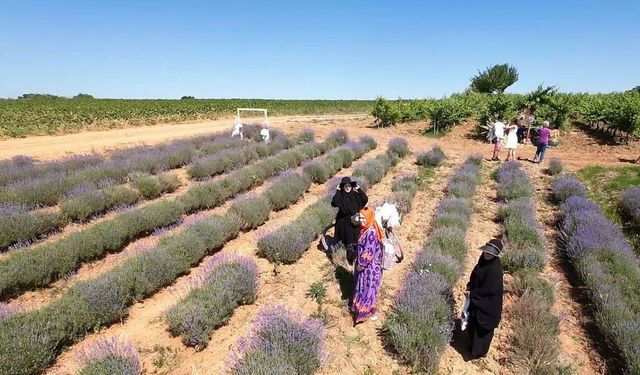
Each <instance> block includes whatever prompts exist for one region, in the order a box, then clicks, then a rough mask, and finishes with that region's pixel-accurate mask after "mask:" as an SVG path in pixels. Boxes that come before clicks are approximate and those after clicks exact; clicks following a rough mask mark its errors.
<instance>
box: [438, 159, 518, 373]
mask: <svg viewBox="0 0 640 375" xmlns="http://www.w3.org/2000/svg"><path fill="white" fill-rule="evenodd" d="M494 169H495V165H494V164H489V162H486V161H485V162H484V166H483V168H482V174H481V180H480V183H479V184H478V188H477V190H476V195H475V196H474V198H473V204H474V212H473V214H472V215H471V224H470V226H469V230H468V231H467V234H466V239H465V240H466V243H467V246H468V247H469V251H468V253H467V258H466V263H465V266H464V273H463V274H462V276H461V277H460V278H459V279H458V282H457V283H456V285H455V287H454V289H453V297H454V304H455V308H454V313H455V316H456V317H458V316H460V313H461V311H462V306H463V305H464V300H465V298H466V289H467V282H468V281H469V277H470V276H471V271H472V270H473V267H475V265H476V263H478V258H479V257H480V254H481V253H480V251H478V248H479V247H480V246H482V245H484V244H485V243H486V242H487V241H488V240H490V239H491V238H494V237H496V236H499V235H500V233H501V227H500V225H499V224H498V223H496V222H495V218H496V215H497V212H498V203H496V200H495V195H496V182H495V180H494V179H493V178H491V172H492V171H493V170H494ZM507 278H508V275H506V274H505V284H506V283H507V282H508V280H507ZM511 302H512V301H511V299H510V297H509V295H508V294H505V296H504V305H503V306H504V307H503V314H502V320H501V322H500V325H499V326H498V328H496V330H495V334H494V338H493V342H492V343H491V348H490V350H489V353H488V354H487V357H486V358H482V359H478V360H473V361H467V360H465V358H464V357H463V354H462V353H461V352H464V350H463V348H454V347H453V345H450V346H449V347H448V348H447V349H446V350H445V352H444V354H443V355H442V358H441V359H440V367H439V369H438V370H439V374H443V375H444V374H447V375H458V374H459V375H475V374H511V372H510V371H509V370H508V369H506V368H505V367H504V366H503V364H504V362H505V359H506V358H507V356H508V355H509V345H508V334H509V307H510V305H511ZM456 335H457V336H458V337H457V338H456V341H457V343H456V345H457V346H458V345H460V343H464V342H465V340H464V339H463V338H464V333H462V334H460V333H459V332H457V333H456Z"/></svg>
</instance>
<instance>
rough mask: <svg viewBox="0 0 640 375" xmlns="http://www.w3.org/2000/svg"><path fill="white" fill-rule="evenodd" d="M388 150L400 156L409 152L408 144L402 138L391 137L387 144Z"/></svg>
mask: <svg viewBox="0 0 640 375" xmlns="http://www.w3.org/2000/svg"><path fill="white" fill-rule="evenodd" d="M387 148H388V152H390V153H392V154H395V155H397V156H398V157H400V158H403V157H405V156H406V155H407V154H408V153H409V144H408V143H407V140H406V139H404V138H393V139H391V140H390V141H389V143H388V144H387Z"/></svg>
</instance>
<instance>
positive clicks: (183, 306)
mask: <svg viewBox="0 0 640 375" xmlns="http://www.w3.org/2000/svg"><path fill="white" fill-rule="evenodd" d="M258 278H259V271H258V266H257V265H256V264H255V262H254V261H253V260H252V259H251V258H249V257H241V256H235V255H227V254H217V255H215V256H213V257H212V258H210V259H209V260H207V261H206V262H205V263H204V264H203V267H202V270H201V272H199V273H198V275H197V276H196V277H194V278H192V279H191V280H190V290H189V291H188V294H187V295H186V296H185V297H184V298H182V299H181V301H180V302H179V303H178V304H177V305H175V306H173V307H172V308H170V309H169V310H168V311H167V313H166V319H167V323H168V325H169V329H170V330H171V332H172V333H174V334H175V335H179V336H181V337H182V341H183V342H184V344H185V345H189V346H193V347H196V348H197V349H202V348H204V347H205V346H206V345H207V343H208V342H209V337H210V336H211V332H212V331H213V330H214V329H216V328H217V327H219V326H221V325H222V324H224V323H225V322H226V321H227V319H229V317H230V316H231V315H232V314H233V311H234V310H235V308H236V307H237V306H238V305H244V304H249V303H252V302H253V301H254V300H255V298H256V295H257V292H258Z"/></svg>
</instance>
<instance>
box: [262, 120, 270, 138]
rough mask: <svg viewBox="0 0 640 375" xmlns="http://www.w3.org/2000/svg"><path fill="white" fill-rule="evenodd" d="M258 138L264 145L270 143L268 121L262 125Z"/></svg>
mask: <svg viewBox="0 0 640 375" xmlns="http://www.w3.org/2000/svg"><path fill="white" fill-rule="evenodd" d="M260 136H261V137H262V140H263V141H264V142H265V143H269V141H271V135H270V134H269V121H265V122H264V123H263V124H262V130H260Z"/></svg>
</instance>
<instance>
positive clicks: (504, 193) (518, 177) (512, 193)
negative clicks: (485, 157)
mask: <svg viewBox="0 0 640 375" xmlns="http://www.w3.org/2000/svg"><path fill="white" fill-rule="evenodd" d="M496 180H497V181H498V188H497V195H498V199H501V200H503V201H508V200H512V199H517V198H522V197H532V196H533V193H534V187H533V184H532V183H531V180H530V179H529V176H527V173H526V172H525V171H524V170H522V164H520V162H518V161H508V162H506V163H504V164H502V165H501V166H500V168H499V169H498V173H497V174H496Z"/></svg>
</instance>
